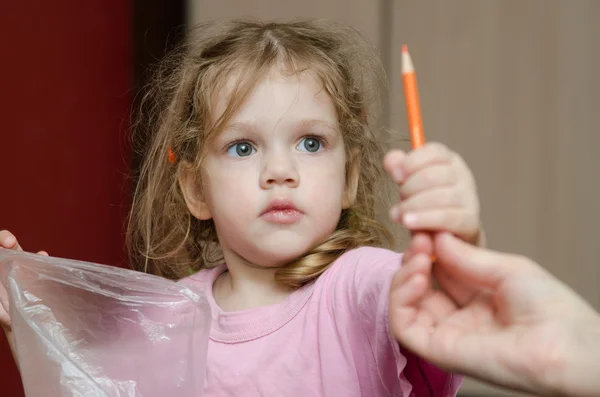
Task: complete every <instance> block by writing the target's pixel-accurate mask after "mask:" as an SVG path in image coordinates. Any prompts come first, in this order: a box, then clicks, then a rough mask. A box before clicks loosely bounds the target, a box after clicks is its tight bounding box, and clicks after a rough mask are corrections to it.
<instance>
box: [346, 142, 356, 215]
mask: <svg viewBox="0 0 600 397" xmlns="http://www.w3.org/2000/svg"><path fill="white" fill-rule="evenodd" d="M346 164H347V167H346V188H345V190H344V200H343V201H342V209H347V208H350V207H351V206H352V204H354V201H356V192H357V190H358V178H359V176H360V149H358V148H355V149H353V150H352V151H351V152H350V153H349V155H348V161H347V162H346Z"/></svg>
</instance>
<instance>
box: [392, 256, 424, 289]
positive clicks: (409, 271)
mask: <svg viewBox="0 0 600 397" xmlns="http://www.w3.org/2000/svg"><path fill="white" fill-rule="evenodd" d="M417 274H422V275H424V276H425V277H426V278H429V277H430V274H431V261H430V260H428V256H427V255H423V254H419V255H414V257H413V258H411V259H410V260H409V261H403V264H402V267H401V268H400V269H399V270H398V271H397V272H396V274H395V275H394V277H393V278H392V283H391V286H390V289H391V290H394V289H395V288H399V287H401V286H402V285H403V284H404V283H405V282H406V281H407V280H408V279H410V278H412V277H413V276H415V275H417Z"/></svg>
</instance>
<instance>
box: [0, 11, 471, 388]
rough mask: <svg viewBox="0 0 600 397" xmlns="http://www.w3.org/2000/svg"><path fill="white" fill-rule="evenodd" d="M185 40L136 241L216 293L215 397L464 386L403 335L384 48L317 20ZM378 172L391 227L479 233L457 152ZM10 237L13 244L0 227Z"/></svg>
mask: <svg viewBox="0 0 600 397" xmlns="http://www.w3.org/2000/svg"><path fill="white" fill-rule="evenodd" d="M190 43H191V44H189V45H188V47H186V48H185V49H184V50H183V51H182V52H181V53H179V54H178V55H174V56H173V57H172V58H170V59H169V60H167V61H165V63H163V65H164V67H162V68H161V69H160V70H159V71H158V73H157V75H156V76H157V77H156V81H154V83H153V87H152V89H151V90H150V92H149V94H148V95H147V96H146V97H145V98H144V100H143V102H142V107H141V110H142V112H141V114H142V116H143V117H142V118H141V119H140V121H139V123H138V124H137V126H136V127H137V128H138V129H141V130H144V129H146V128H148V130H146V132H145V133H144V134H142V136H143V137H144V138H145V139H148V140H149V144H148V146H147V147H145V148H144V150H145V161H144V163H143V166H142V168H141V172H140V174H139V176H138V187H137V191H136V194H135V197H134V203H133V209H132V213H131V219H130V223H129V235H128V242H129V246H130V248H131V253H132V260H133V262H134V263H136V264H137V265H138V266H139V269H140V270H142V271H145V272H150V273H153V274H157V275H160V276H164V277H167V278H171V279H175V280H181V282H185V283H189V284H199V285H202V286H204V287H205V289H206V291H207V296H208V300H209V302H210V304H211V306H212V311H213V325H212V330H211V336H210V342H209V351H208V364H207V368H208V369H207V373H206V383H205V396H217V395H218V396H224V395H231V396H238V395H239V396H409V395H414V396H452V395H455V394H456V392H457V389H458V387H459V384H460V382H461V377H460V376H456V375H453V374H449V373H446V372H444V371H442V370H440V369H438V368H436V367H434V366H432V365H430V364H428V363H426V362H424V361H423V360H421V359H419V358H418V357H415V356H414V355H412V354H410V353H409V352H408V351H405V350H404V349H402V347H401V346H400V345H399V344H398V342H397V340H396V338H395V337H394V336H393V332H392V329H393V328H394V324H395V323H397V322H398V321H399V319H398V317H397V316H398V315H397V311H396V310H395V306H394V299H395V298H399V297H401V296H402V294H403V292H404V293H405V291H403V289H402V286H403V285H402V283H399V282H394V280H395V278H394V275H395V274H396V273H397V272H398V270H399V268H400V265H401V262H402V255H400V254H397V253H395V252H393V251H390V250H387V249H384V248H382V247H383V246H384V245H385V243H386V241H387V239H388V233H387V232H386V230H385V228H384V227H383V226H382V225H381V224H380V223H379V222H377V221H376V220H375V208H376V203H377V199H378V198H380V196H381V195H382V194H381V191H382V190H381V186H383V185H381V184H382V183H383V182H382V174H383V171H382V168H381V167H380V163H381V158H382V152H381V149H380V145H379V143H378V141H379V139H378V136H377V134H376V132H375V131H374V129H373V127H372V120H373V119H374V117H373V112H374V107H373V106H372V105H373V104H375V103H376V99H377V98H376V95H373V94H374V93H375V94H376V93H377V92H378V90H379V86H378V85H377V83H378V82H380V81H381V78H382V76H383V73H382V68H381V65H380V63H379V61H378V58H377V56H376V55H375V53H374V52H373V51H372V50H370V48H369V46H368V45H367V44H366V43H365V41H364V40H363V39H362V37H361V36H360V34H358V33H356V32H355V31H353V30H352V29H350V28H346V27H343V26H340V25H337V24H333V23H332V22H319V21H312V22H307V21H299V22H292V23H258V22H252V21H232V22H229V23H223V22H218V23H209V24H206V25H203V26H201V27H200V28H199V29H198V30H197V31H195V32H194V34H193V35H192V40H191V41H190ZM385 165H386V168H387V170H388V172H389V173H390V175H392V178H393V179H394V181H395V182H396V183H398V186H399V194H400V198H401V200H402V202H401V203H400V204H399V205H397V206H395V207H394V208H393V209H392V219H393V220H395V221H398V222H402V223H403V224H404V225H405V226H406V227H408V228H409V229H411V230H413V231H418V230H442V231H448V232H451V233H454V234H456V235H457V236H459V237H461V238H462V239H464V240H466V241H469V242H471V243H474V244H476V243H477V240H478V236H479V234H480V231H479V213H478V211H479V209H478V198H477V194H476V190H475V184H474V183H473V179H472V176H471V173H470V171H469V170H468V168H467V167H466V166H465V164H464V162H463V161H462V160H461V159H460V157H459V156H458V155H457V154H455V153H453V152H451V151H449V150H448V149H446V148H445V147H443V146H441V145H435V144H430V145H426V146H425V147H423V148H421V149H419V150H417V151H414V152H412V153H410V154H408V155H406V154H404V153H402V152H400V151H395V152H392V153H389V154H388V156H387V158H386V159H385ZM422 237H423V238H425V237H424V236H422ZM0 245H2V246H4V247H13V246H17V243H16V239H15V238H14V236H12V235H10V234H9V233H8V232H3V233H2V234H0ZM408 256H410V255H408ZM190 274H191V275H190ZM396 279H398V280H399V278H396ZM431 309H432V310H437V309H436V308H431ZM0 314H2V313H0ZM3 316H4V319H5V321H4V323H5V324H4V325H5V326H8V325H9V323H8V319H7V318H6V317H7V316H6V313H4V314H3ZM165 365H168V363H165Z"/></svg>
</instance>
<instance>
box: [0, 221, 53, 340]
mask: <svg viewBox="0 0 600 397" xmlns="http://www.w3.org/2000/svg"><path fill="white" fill-rule="evenodd" d="M0 248H7V249H14V250H19V251H22V250H23V249H22V248H21V246H20V245H19V242H18V241H17V238H16V237H15V236H14V235H13V234H12V233H11V232H9V231H8V230H2V231H0ZM38 254H40V255H46V256H47V255H48V253H46V252H45V251H40V252H38ZM0 325H1V326H2V328H3V329H4V330H5V331H10V329H11V326H10V315H9V307H8V293H7V291H6V289H5V288H4V286H3V285H2V284H0Z"/></svg>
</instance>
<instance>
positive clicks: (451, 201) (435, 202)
mask: <svg viewBox="0 0 600 397" xmlns="http://www.w3.org/2000/svg"><path fill="white" fill-rule="evenodd" d="M462 197H463V196H462V195H461V194H460V190H458V189H456V188H455V187H454V186H445V187H436V188H432V189H428V190H425V191H422V192H419V193H416V194H415V195H412V196H410V197H409V198H407V199H406V200H404V201H402V202H401V203H400V204H398V205H397V206H396V207H397V208H398V211H397V212H395V211H394V212H393V214H394V215H396V216H398V218H400V217H401V216H402V214H405V213H407V212H417V211H423V210H429V209H434V208H452V207H455V208H457V207H460V206H463V205H464V203H463V201H464V200H463V199H462ZM396 207H395V208H396ZM392 219H393V220H395V221H400V219H394V218H392Z"/></svg>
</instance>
